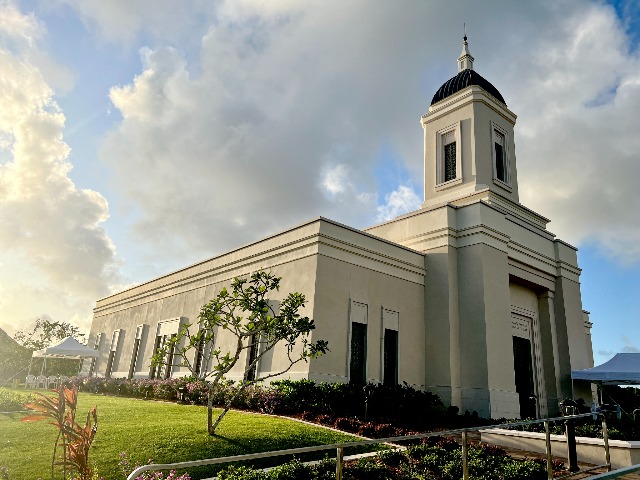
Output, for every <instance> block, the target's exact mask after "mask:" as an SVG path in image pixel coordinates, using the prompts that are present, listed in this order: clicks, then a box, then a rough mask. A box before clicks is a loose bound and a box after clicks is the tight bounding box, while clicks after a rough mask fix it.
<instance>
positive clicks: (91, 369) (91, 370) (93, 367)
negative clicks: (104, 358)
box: [89, 333, 103, 377]
mask: <svg viewBox="0 0 640 480" xmlns="http://www.w3.org/2000/svg"><path fill="white" fill-rule="evenodd" d="M102 335H103V334H102V333H99V334H98V335H96V342H95V343H94V345H93V349H94V350H100V342H102ZM97 360H98V359H97V358H92V359H91V366H90V367H89V376H90V377H92V376H93V374H94V373H95V371H96V361H97Z"/></svg>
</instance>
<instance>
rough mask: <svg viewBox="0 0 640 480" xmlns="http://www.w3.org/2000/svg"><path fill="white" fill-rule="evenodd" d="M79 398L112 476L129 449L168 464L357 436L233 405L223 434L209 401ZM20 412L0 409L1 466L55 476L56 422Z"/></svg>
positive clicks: (100, 460)
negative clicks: (94, 413) (209, 419)
mask: <svg viewBox="0 0 640 480" xmlns="http://www.w3.org/2000/svg"><path fill="white" fill-rule="evenodd" d="M78 404H79V406H78V418H84V416H85V415H86V412H87V411H88V410H89V409H90V408H91V407H93V405H97V406H98V433H97V435H96V439H95V441H94V443H93V446H92V447H91V454H90V459H91V463H92V465H94V466H95V467H97V468H98V470H99V472H100V475H102V476H103V477H104V478H105V479H107V480H111V479H119V478H125V477H124V476H123V475H122V474H121V472H120V470H119V468H118V461H119V459H120V453H121V452H126V454H127V456H128V457H129V458H130V459H131V460H132V462H131V463H132V464H133V463H134V462H135V461H139V462H141V463H143V464H144V463H147V460H148V459H153V461H154V463H171V462H181V461H187V460H197V459H204V458H213V457H222V456H229V455H238V454H242V453H252V452H260V451H270V450H282V449H286V448H296V447H303V446H311V445H318V444H329V443H338V442H343V441H349V440H357V439H355V438H354V437H352V436H349V435H344V434H340V433H336V432H333V431H330V430H326V429H323V428H319V427H313V426H309V425H306V424H302V423H300V422H295V421H292V420H287V419H281V418H275V417H269V416H264V415H259V414H253V413H245V412H236V411H230V412H229V413H228V414H227V416H226V417H225V419H224V420H223V422H222V423H221V424H220V426H219V427H218V435H217V436H215V437H210V436H209V435H207V430H206V407H201V406H190V405H177V404H174V403H164V402H154V401H145V400H138V399H131V398H119V397H108V396H103V395H93V394H89V393H81V394H80V395H79V401H78ZM21 416H22V414H17V413H5V414H0V442H1V443H0V466H3V465H4V466H7V467H8V468H9V473H10V475H11V479H12V480H34V479H36V478H38V477H40V476H42V477H43V478H45V479H46V478H47V477H48V476H49V478H50V461H51V454H52V451H53V442H54V440H55V436H56V431H55V428H54V427H53V426H52V425H50V424H49V423H48V421H41V422H34V423H25V422H20V418H21ZM333 453H334V452H329V454H333ZM348 453H349V454H351V453H355V449H349V451H348ZM321 456H322V455H321ZM214 472H215V470H214V469H211V468H209V469H208V470H206V469H204V468H202V469H200V470H196V469H190V470H189V473H190V474H191V475H192V478H196V479H197V478H206V477H210V476H212V475H213V473H214Z"/></svg>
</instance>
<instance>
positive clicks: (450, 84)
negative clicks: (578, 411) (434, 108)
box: [431, 69, 507, 105]
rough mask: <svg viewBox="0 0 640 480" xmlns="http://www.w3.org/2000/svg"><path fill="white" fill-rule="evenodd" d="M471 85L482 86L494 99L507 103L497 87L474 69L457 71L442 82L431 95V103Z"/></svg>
mask: <svg viewBox="0 0 640 480" xmlns="http://www.w3.org/2000/svg"><path fill="white" fill-rule="evenodd" d="M471 85H477V86H478V87H480V88H483V89H484V90H486V91H487V93H488V94H489V95H491V96H493V97H495V98H496V100H499V101H500V102H502V103H504V104H505V105H506V104H507V102H505V101H504V98H502V95H501V94H500V92H499V91H498V89H497V88H496V87H494V86H493V85H492V84H491V83H490V82H489V80H487V79H486V78H484V77H483V76H482V75H480V74H479V73H477V72H476V71H475V70H470V69H466V70H462V71H461V72H459V73H458V74H457V75H456V76H455V77H453V78H450V79H449V80H447V81H446V82H444V84H443V85H442V86H441V87H440V88H439V89H438V91H437V92H436V94H435V95H434V96H433V99H432V100H431V105H433V104H434V103H438V102H439V101H441V100H444V99H445V98H447V97H450V96H451V95H453V94H454V93H458V92H459V91H460V90H462V89H464V88H467V87H469V86H471Z"/></svg>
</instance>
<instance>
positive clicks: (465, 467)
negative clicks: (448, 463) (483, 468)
mask: <svg viewBox="0 0 640 480" xmlns="http://www.w3.org/2000/svg"><path fill="white" fill-rule="evenodd" d="M468 460H469V446H468V445H467V431H466V430H463V432H462V480H469V463H468Z"/></svg>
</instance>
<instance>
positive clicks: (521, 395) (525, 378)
mask: <svg viewBox="0 0 640 480" xmlns="http://www.w3.org/2000/svg"><path fill="white" fill-rule="evenodd" d="M513 369H514V372H515V380H516V392H517V393H518V399H519V402H520V418H536V410H537V409H536V395H535V387H534V379H533V362H532V357H531V341H530V340H529V339H527V338H522V337H515V336H514V337H513Z"/></svg>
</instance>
